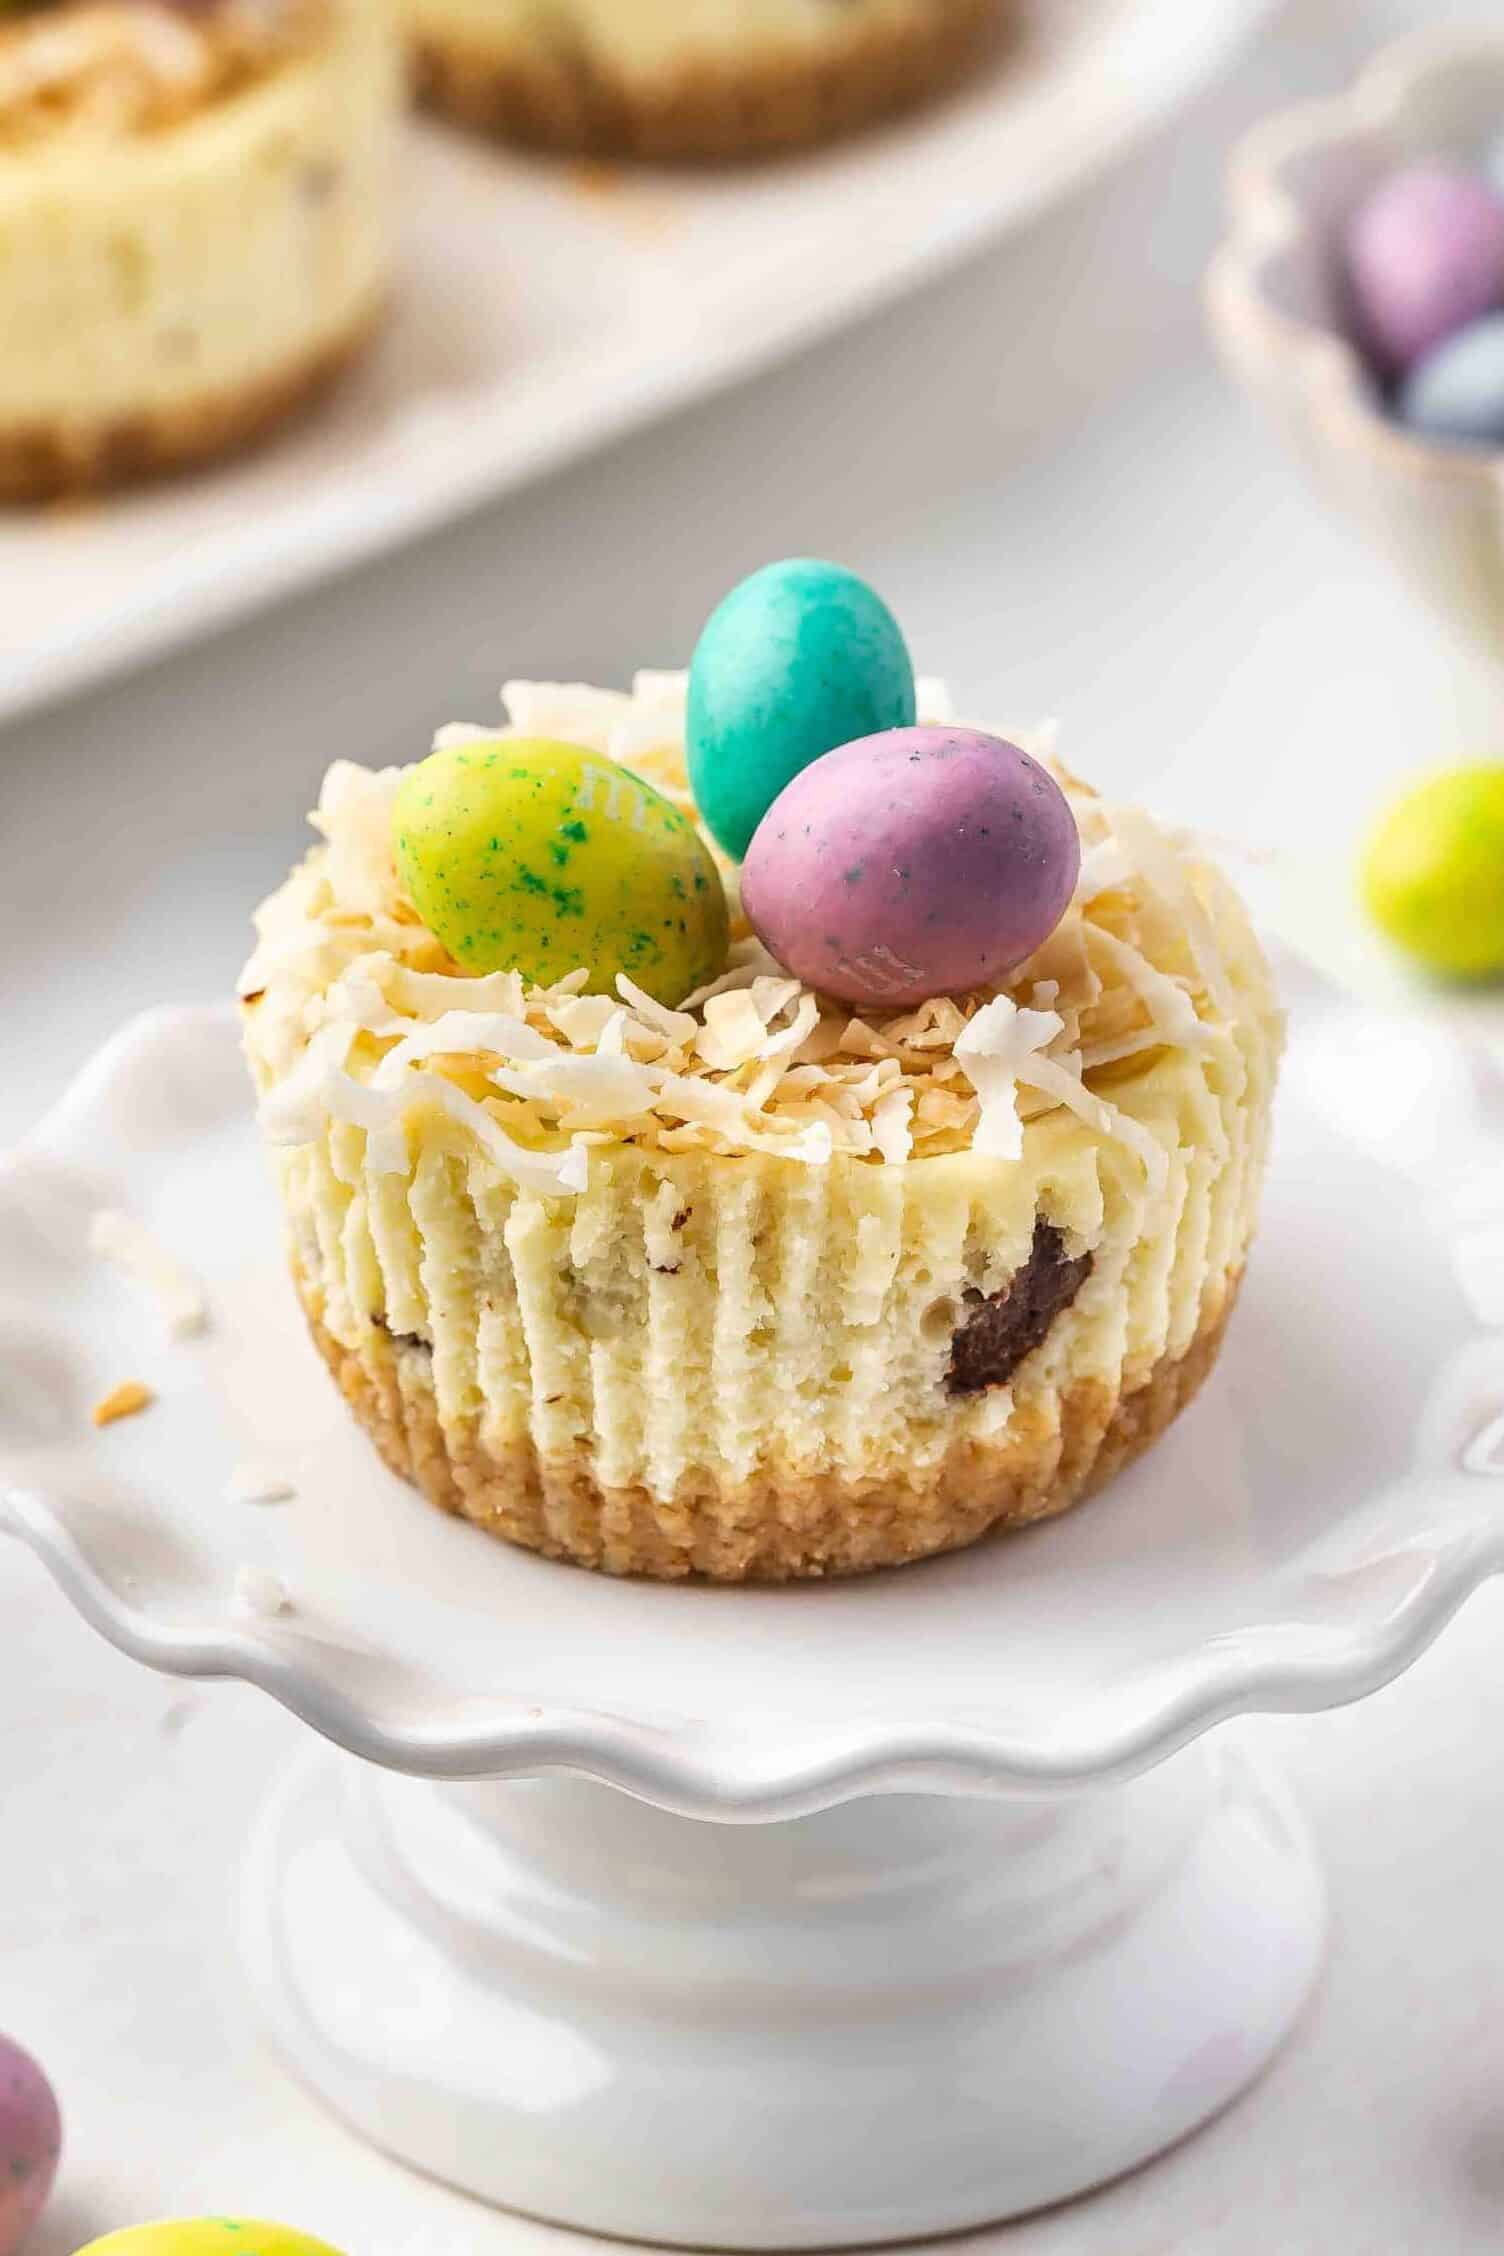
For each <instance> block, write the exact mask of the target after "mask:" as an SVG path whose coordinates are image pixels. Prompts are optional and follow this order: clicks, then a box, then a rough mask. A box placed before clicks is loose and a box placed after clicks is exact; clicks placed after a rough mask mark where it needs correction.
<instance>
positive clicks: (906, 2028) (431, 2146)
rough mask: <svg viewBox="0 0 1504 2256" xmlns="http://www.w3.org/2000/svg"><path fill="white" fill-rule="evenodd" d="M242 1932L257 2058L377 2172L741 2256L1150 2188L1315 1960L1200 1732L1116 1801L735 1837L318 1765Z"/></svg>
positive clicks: (542, 1790)
mask: <svg viewBox="0 0 1504 2256" xmlns="http://www.w3.org/2000/svg"><path fill="white" fill-rule="evenodd" d="M243 1905H244V1918H243V1934H244V1943H245V1951H246V1958H247V1963H248V1967H249V1970H250V1975H251V1980H252V1985H253V1988H254V1990H255V1992H256V1995H257V2000H258V2003H259V2005H260V2008H261V2011H262V2013H263V2016H264V2017H265V2019H266V2021H267V2023H268V2025H269V2027H270V2029H271V2032H272V2034H273V2036H274V2038H275V2040H276V2042H277V2044H278V2046H279V2049H280V2050H281V2052H282V2054H283V2055H284V2057H285V2058H286V2060H287V2061H288V2063H289V2064H290V2066H291V2067H292V2069H293V2070H294V2071H295V2072H296V2074H297V2075H298V2076H299V2077H300V2079H301V2080H302V2081H303V2083H304V2084H305V2085H307V2086H308V2087H309V2088H310V2089H311V2090H312V2091H313V2092H314V2093H316V2094H317V2095H318V2096H319V2097H320V2098H321V2099H322V2100H323V2101H325V2102H326V2103H327V2104H328V2105H329V2106H330V2107H331V2108H332V2109H333V2110H334V2111H335V2112H336V2113H337V2114H338V2115H340V2116H342V2117H343V2118H344V2119H345V2120H346V2121H348V2122H349V2123H351V2124H352V2125H353V2126H354V2127H355V2128H356V2129H357V2130H358V2131H360V2132H361V2133H363V2134H364V2135H365V2136H366V2137H367V2138H369V2139H371V2140H372V2141H373V2142H374V2143H375V2144H376V2145H377V2146H379V2147H381V2148H383V2149H384V2150H386V2151H387V2152H388V2153H390V2154H392V2155H394V2156H396V2157H397V2158H398V2159H399V2160H401V2161H404V2162H406V2163H409V2164H411V2165H413V2166H414V2167H416V2168H418V2169H420V2170H422V2171H424V2172H425V2173H427V2174H428V2175H431V2176H434V2177H438V2178H441V2179H444V2180H447V2181H448V2182H450V2183H452V2184H454V2185H456V2186H459V2187H461V2188H463V2189H464V2190H465V2191H466V2192H469V2193H471V2194H474V2195H477V2196H479V2197H480V2198H481V2199H482V2200H485V2201H488V2202H491V2203H494V2204H498V2205H501V2206H504V2207H507V2208H510V2209H516V2210H521V2211H523V2212H526V2213H528V2214H531V2215H534V2216H538V2217H542V2218H546V2219H548V2220H549V2221H551V2222H554V2223H559V2224H565V2225H571V2226H575V2227H580V2228H583V2229H587V2230H590V2231H595V2232H605V2233H609V2234H611V2235H613V2236H617V2237H621V2238H625V2239H630V2240H645V2241H651V2242H657V2243H664V2242H669V2243H672V2244H675V2245H679V2246H690V2247H721V2248H744V2249H775V2248H819V2247H838V2246H848V2247H849V2246H857V2245H862V2244H871V2243H875V2242H883V2241H894V2240H911V2239H917V2238H921V2237H926V2236H929V2235H931V2234H934V2233H941V2232H950V2231H955V2230H958V2229H961V2228H963V2227H967V2226H975V2225H981V2224H983V2223H986V2222H991V2221H996V2220H1000V2219H1003V2218H1007V2217H1012V2216H1018V2215H1021V2214H1023V2213H1025V2212H1027V2211H1030V2210H1034V2209H1038V2208H1042V2207H1046V2206H1048V2205H1049V2204H1051V2203H1054V2202H1058V2201H1061V2200H1065V2199H1067V2198H1069V2197H1070V2196H1072V2195H1075V2194H1079V2193H1084V2192H1085V2191H1087V2190H1088V2189H1089V2188H1091V2187H1093V2186H1096V2185H1100V2184H1103V2183H1105V2182H1106V2181H1107V2180H1108V2179H1110V2178H1114V2177H1117V2176H1119V2175H1121V2174H1122V2173H1123V2172H1124V2171H1126V2170H1129V2169H1132V2168H1133V2167H1135V2166H1136V2165H1138V2164H1139V2163H1142V2162H1145V2161H1147V2160H1148V2159H1149V2158H1150V2157H1151V2156H1153V2155H1155V2154H1158V2153H1160V2152H1161V2151H1163V2149H1165V2148H1166V2147H1168V2146H1170V2145H1173V2144H1174V2143H1176V2142H1177V2141H1178V2140H1180V2139H1181V2138H1183V2137H1184V2136H1186V2135H1187V2133H1189V2132H1190V2131H1192V2130H1194V2129H1195V2128H1196V2127H1197V2126H1198V2125H1200V2124H1201V2123H1203V2122H1205V2121H1206V2120H1207V2119H1208V2118H1209V2117H1211V2116H1213V2115H1215V2114H1217V2113H1219V2112H1220V2111H1221V2110H1222V2109H1223V2108H1224V2107H1226V2106H1227V2105H1228V2104H1229V2103H1230V2102H1231V2101H1232V2100H1233V2099H1235V2098H1236V2097H1237V2096H1238V2094H1239V2093H1240V2092H1242V2091H1243V2090H1244V2089H1245V2088H1246V2087H1247V2085H1248V2084H1250V2083H1251V2082H1252V2081H1253V2080H1254V2079H1255V2078H1256V2077H1258V2076H1259V2075H1260V2074H1261V2073H1262V2071H1263V2070H1264V2068H1265V2067H1266V2066H1267V2064H1268V2063H1269V2061H1270V2060H1271V2058H1272V2057H1273V2055H1274V2053H1275V2052H1276V2051H1277V2049H1278V2047H1279V2046H1280V2044H1281V2043H1282V2042H1283V2040H1284V2038H1285V2036H1286V2035H1287V2034H1288V2032H1289V2030H1290V2028H1291V2026H1292V2025H1293V2023H1294V2021H1295V2019H1296V2017H1297V2016H1298V2014H1299V2013H1300V2010H1301V2008H1302V2006H1303V2005H1304V2003H1305V2000H1306V1998H1307V1997H1308V1995H1309V1993H1310V1989H1311V1986H1312V1983H1313V1982H1314V1980H1315V1977H1316V1974H1317V1971H1318V1968H1319V1964H1320V1959H1321V1950H1322V1940H1323V1935H1324V1927H1325V1918H1324V1901H1323V1891H1322V1885H1321V1881H1320V1877H1319V1873H1318V1870H1317V1867H1316V1863H1315V1861H1314V1858H1313V1856H1312V1853H1311V1849H1310V1846H1309V1842H1308V1840H1307V1837H1306V1833H1305V1829H1304V1826H1303V1824H1302V1822H1301V1820H1300V1819H1299V1817H1298V1816H1297V1815H1296V1814H1295V1812H1294V1811H1293V1809H1292V1808H1291V1806H1290V1804H1289V1803H1288V1801H1287V1800H1286V1798H1285V1796H1284V1794H1283V1791H1282V1790H1281V1789H1280V1788H1278V1787H1277V1786H1275V1785H1273V1784H1271V1782H1270V1781H1269V1780H1268V1778H1267V1777H1266V1776H1265V1774H1264V1773H1263V1771H1262V1770H1261V1768H1260V1767H1259V1766H1258V1765H1256V1764H1254V1763H1253V1762H1252V1761H1251V1760H1250V1758H1249V1756H1248V1755H1247V1753H1246V1752H1245V1751H1244V1750H1243V1749H1242V1748H1241V1747H1240V1746H1239V1745H1238V1744H1237V1741H1236V1739H1235V1738H1234V1739H1229V1738H1228V1737H1227V1736H1226V1735H1225V1734H1224V1735H1223V1736H1222V1738H1221V1739H1220V1741H1219V1742H1218V1743H1217V1744H1215V1745H1213V1746H1209V1747H1207V1746H1203V1747H1198V1748H1196V1749H1194V1750H1192V1751H1191V1752H1190V1753H1188V1754H1184V1755H1181V1756H1179V1757H1177V1758H1175V1759H1174V1760H1172V1761H1171V1762H1169V1763H1166V1764H1162V1765H1161V1766H1160V1767H1159V1769H1158V1770H1156V1771H1155V1772H1153V1773H1151V1774H1150V1775H1149V1776H1148V1777H1147V1778H1144V1779H1140V1780H1138V1781H1136V1782H1135V1783H1133V1784H1132V1785H1129V1786H1126V1787H1120V1788H1116V1789H1113V1790H1110V1791H1099V1792H1096V1793H1090V1794H1083V1795H1079V1796H1068V1797H1055V1798H1053V1799H1052V1800H1051V1801H1049V1802H1048V1803H1046V1802H1041V1801H1033V1800H1016V1799H1006V1798H1000V1799H992V1800H989V1799H984V1798H980V1797H978V1798H973V1799H969V1800H967V1799H944V1798H940V1797H935V1796H926V1795H898V1796H882V1797H872V1798H869V1799H866V1800H859V1801H855V1802H848V1803H845V1804H842V1805H841V1806H840V1807H838V1808H835V1809H829V1810H825V1811H822V1812H820V1813H819V1814H818V1815H816V1816H813V1817H805V1818H795V1819H786V1820H783V1821H780V1822H773V1823H769V1824H766V1825H757V1826H738V1825H727V1824H717V1823H713V1822H707V1821H705V1820H702V1819H696V1818H686V1817H678V1816H674V1815H671V1814H669V1813H667V1812H665V1811H663V1810H660V1809H656V1808H654V1807H652V1806H651V1805H649V1804H646V1803H643V1802H639V1801H636V1800H635V1799H633V1798H632V1797H630V1796H628V1795H626V1794H624V1793H622V1792H620V1791H619V1790H617V1789H615V1788H613V1787H609V1786H602V1785H597V1784H594V1783H591V1782H587V1781H581V1780H577V1779H558V1778H547V1779H538V1780H523V1781H518V1780H515V1779H512V1780H507V1781H502V1782H497V1783H492V1784H483V1785H478V1786H476V1785H470V1786H454V1785H435V1784H431V1783H427V1782H421V1781H415V1780H412V1779H406V1778H401V1777H398V1776H395V1775H392V1774H386V1773H382V1772H380V1771H377V1770H375V1769H372V1768H370V1767H369V1766H366V1765H358V1764H356V1763H354V1762H352V1761H351V1760H350V1759H349V1758H344V1757H336V1756H331V1755H330V1754H328V1753H326V1752H324V1751H322V1750H319V1751H316V1752H315V1753H313V1754H312V1755H311V1756H305V1757H304V1758H303V1759H302V1760H301V1761H300V1762H299V1763H298V1764H297V1765H296V1766H295V1767H294V1768H293V1769H292V1771H291V1772H290V1773H289V1775H288V1776H287V1777H286V1779H285V1780H284V1781H283V1783H282V1784H281V1786H280V1787H279V1788H278V1790H277V1792H276V1793H275V1795H274V1796H273V1798H272V1801H271V1803H270V1804H269V1806H268V1808H267V1810H266V1812H265V1814H264V1815H263V1817H262V1820H261V1823H260V1826H259V1828H258V1831H257V1834H256V1838H255V1842H254V1845H253V1849H252V1853H251V1857H250V1860H249V1864H248V1868H247V1873H246V1879H245V1886H244V1898H243ZM920 2099H922V2104H916V2100H920Z"/></svg>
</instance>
